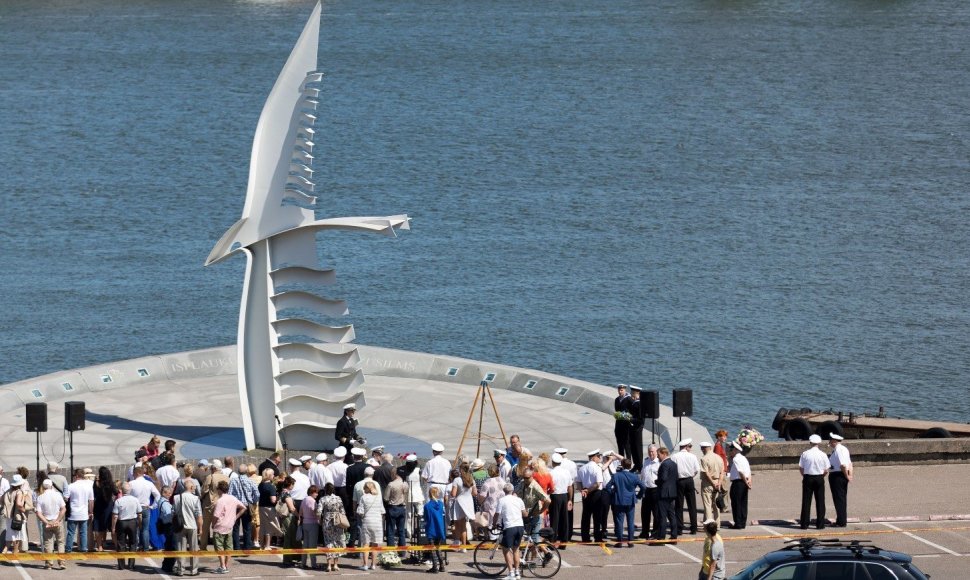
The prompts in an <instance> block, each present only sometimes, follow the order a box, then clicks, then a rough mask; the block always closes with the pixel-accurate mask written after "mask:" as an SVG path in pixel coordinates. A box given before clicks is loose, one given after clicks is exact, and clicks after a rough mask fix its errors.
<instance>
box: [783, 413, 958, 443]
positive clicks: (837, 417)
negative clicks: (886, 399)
mask: <svg viewBox="0 0 970 580" xmlns="http://www.w3.org/2000/svg"><path fill="white" fill-rule="evenodd" d="M771 428H772V429H774V430H776V431H778V436H779V437H781V438H782V439H785V440H786V441H807V440H808V438H809V436H811V435H813V434H818V435H820V436H821V437H822V439H828V436H829V435H830V434H832V433H836V434H838V435H841V436H843V437H845V438H846V439H911V438H922V439H946V438H950V437H970V424H968V423H948V422H942V421H920V420H915V419H903V418H901V417H887V416H886V411H885V409H884V408H883V407H879V412H878V413H874V414H873V413H862V414H856V413H845V412H843V411H833V410H831V409H829V410H827V411H814V410H812V409H809V408H807V407H806V408H802V409H785V408H784V407H783V408H781V409H778V413H777V414H775V418H774V420H773V421H772V423H771Z"/></svg>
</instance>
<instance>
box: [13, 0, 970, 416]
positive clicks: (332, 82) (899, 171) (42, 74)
mask: <svg viewBox="0 0 970 580" xmlns="http://www.w3.org/2000/svg"><path fill="white" fill-rule="evenodd" d="M311 7H312V5H311V3H309V2H306V1H296V2H243V1H238V2H231V1H209V2H201V3H200V2H188V1H185V0H173V1H166V2H160V1H152V2H148V1H144V0H140V1H139V0H134V1H129V0H125V1H120V0H119V1H107V0H86V1H85V2H81V3H77V2H34V1H30V2H27V1H22V0H6V1H4V2H2V3H0V166H2V171H0V186H2V188H3V192H2V197H0V267H2V272H3V273H2V276H0V381H2V382H11V381H15V380H19V379H23V378H28V377H31V376H36V375H40V374H43V373H47V372H53V371H56V370H60V369H65V368H74V367H80V366H84V365H90V364H95V363H98V362H106V361H112V360H117V359H126V358H131V357H136V356H141V355H147V354H155V353H166V352H172V351H181V350H187V349H195V348H203V347H209V346H216V345H223V344H230V343H233V342H234V341H235V332H236V318H237V313H238V306H239V295H240V292H241V282H242V274H243V266H244V260H242V259H234V260H231V261H229V262H227V263H223V264H220V265H218V266H216V267H212V268H203V267H202V263H203V260H204V259H205V257H206V255H207V254H208V252H209V250H210V249H211V247H212V246H213V244H214V243H215V241H216V240H217V239H218V238H219V236H221V234H222V233H223V232H224V231H225V230H226V228H227V227H228V226H229V225H231V224H232V223H233V222H234V221H235V220H236V219H238V217H239V215H240V213H241V211H242V206H243V201H244V197H245V189H246V179H247V176H248V163H249V153H250V146H251V140H252V135H253V131H254V129H255V125H256V120H257V118H258V116H259V112H260V109H261V107H262V104H263V101H264V99H265V98H266V95H267V93H268V91H269V89H270V87H271V86H272V84H273V82H274V80H275V78H276V75H277V73H278V72H279V69H280V67H281V66H282V64H283V62H284V60H285V58H286V56H287V54H288V52H289V50H290V48H291V47H292V44H293V42H294V41H295V39H296V37H297V35H298V34H299V31H300V30H301V28H302V26H303V23H304V22H305V19H306V17H307V16H308V14H309V12H310V9H311ZM968 38H970V5H968V4H967V3H965V2H956V1H948V0H941V1H939V2H933V3H925V2H902V1H899V2H893V1H879V2H876V1H858V2H822V1H811V0H809V1H802V0H799V1H785V0H782V1H774V0H773V1H713V0H712V1H687V2H662V1H655V0H638V1H631V0H611V1H609V2H604V1H596V0H593V1H589V0H587V1H583V2H579V1H575V0H561V1H557V2H528V3H523V2H513V1H509V0H496V1H493V2H471V1H467V0H450V1H447V2H445V1H442V0H394V1H389V0H355V1H353V2H350V1H346V0H337V1H333V2H328V3H327V4H326V5H325V6H324V17H323V26H322V33H321V46H320V62H321V69H322V70H324V71H326V73H327V77H326V82H325V89H324V92H323V103H324V105H323V106H322V107H321V119H320V121H319V122H318V129H319V130H320V132H321V133H322V135H323V136H322V138H321V139H319V141H320V152H321V154H322V155H321V160H320V163H319V164H318V165H317V167H316V168H317V170H318V181H317V185H318V190H319V191H320V192H322V201H321V204H320V208H321V209H320V211H319V212H318V214H319V215H320V216H340V215H361V214H367V215H373V214H376V215H386V214H391V213H399V212H407V213H409V214H410V215H411V216H412V217H413V219H414V221H413V231H412V232H411V233H410V234H405V235H403V236H402V237H401V238H399V239H397V240H388V239H385V238H379V239H376V238H375V239H371V238H368V237H366V236H354V235H348V234H343V235H332V236H328V237H323V238H322V239H321V243H320V250H321V262H322V263H324V264H328V265H331V266H334V267H336V268H337V269H338V275H339V276H340V280H341V284H340V289H339V292H338V295H339V296H344V297H347V298H348V299H349V300H350V306H351V312H352V317H351V321H352V322H353V323H354V324H355V325H356V328H357V334H358V339H359V341H360V342H362V343H367V344H374V345H381V346H388V347H396V348H403V349H410V350H418V351H430V352H438V353H447V354H453V355H460V356H467V357H471V358H476V359H483V360H490V361H497V362H503V363H508V364H513V365H521V366H525V367H533V368H539V369H543V370H547V371H550V372H555V373H561V374H565V375H570V376H575V377H579V378H583V379H587V380H591V381H596V382H601V383H604V384H606V383H614V382H620V381H622V382H632V383H636V384H639V385H641V386H644V387H648V388H658V389H660V390H661V391H662V393H663V399H662V400H663V401H664V402H665V403H669V402H670V394H669V392H670V389H672V388H684V387H688V388H693V389H694V394H695V409H696V414H697V418H698V419H699V420H700V421H701V422H703V423H705V424H707V425H708V426H710V427H712V428H716V427H719V426H726V427H728V428H729V429H732V430H736V429H737V428H738V427H740V426H741V425H742V424H744V423H752V424H754V425H756V426H759V427H761V428H762V429H764V430H766V431H767V430H768V426H769V424H770V422H771V418H772V416H773V415H774V412H775V410H776V409H777V408H778V407H780V406H786V407H791V406H796V407H801V406H811V407H829V406H834V407H836V408H841V409H846V410H853V411H863V410H874V409H875V408H876V407H877V406H879V405H885V406H886V407H887V408H888V410H889V411H890V412H891V413H895V414H901V415H905V416H911V417H920V418H931V419H932V418H939V419H946V420H954V421H968V420H970V402H968V401H970V397H968V396H967V395H968V390H967V385H968V383H970V310H968V303H970V274H968V256H970V238H968V235H967V216H968V215H970V213H968V210H970V196H968V191H967V190H968V187H967V182H968V175H970V172H968V170H970V75H968V74H967V71H968V70H970V48H968V47H970V44H968V43H967V39H968Z"/></svg>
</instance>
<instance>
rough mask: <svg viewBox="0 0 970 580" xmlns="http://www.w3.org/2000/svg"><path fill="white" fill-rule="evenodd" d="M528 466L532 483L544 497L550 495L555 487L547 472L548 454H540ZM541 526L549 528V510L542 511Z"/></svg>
mask: <svg viewBox="0 0 970 580" xmlns="http://www.w3.org/2000/svg"><path fill="white" fill-rule="evenodd" d="M529 464H530V465H531V466H532V470H533V474H532V479H533V481H535V482H536V483H538V484H539V487H541V488H542V491H544V492H546V495H552V490H553V489H554V488H555V486H554V485H553V483H552V472H551V471H549V454H548V453H545V452H543V453H540V454H539V457H538V458H536V459H533V460H532V461H530V462H529ZM542 525H543V527H546V528H548V527H549V510H543V511H542Z"/></svg>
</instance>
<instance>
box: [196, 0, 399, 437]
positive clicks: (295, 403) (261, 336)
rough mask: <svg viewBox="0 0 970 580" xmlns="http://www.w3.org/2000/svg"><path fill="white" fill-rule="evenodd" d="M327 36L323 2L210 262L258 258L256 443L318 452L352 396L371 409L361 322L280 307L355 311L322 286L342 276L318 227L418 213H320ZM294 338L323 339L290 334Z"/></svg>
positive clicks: (247, 329)
mask: <svg viewBox="0 0 970 580" xmlns="http://www.w3.org/2000/svg"><path fill="white" fill-rule="evenodd" d="M319 36H320V4H319V3H318V4H317V5H316V7H315V8H314V9H313V13H312V14H311V15H310V20H309V21H308V22H307V24H306V26H305V27H304V29H303V33H302V34H301V35H300V38H299V40H298V41H297V43H296V46H295V47H294V48H293V52H292V53H290V57H289V59H287V61H286V65H284V67H283V71H282V72H281V73H280V76H279V78H278V79H277V80H276V84H275V85H274V86H273V90H272V91H271V92H270V94H269V97H268V98H267V99H266V104H265V105H264V106H263V112H262V114H261V115H260V117H259V123H258V125H257V126H256V135H255V137H254V138H253V152H252V158H251V159H250V165H249V187H248V189H247V192H246V205H245V206H244V207H243V212H242V218H241V219H240V220H239V221H238V222H236V223H235V224H233V226H232V227H231V228H229V230H228V231H226V233H225V234H223V236H222V238H221V239H220V240H219V242H218V243H216V245H215V247H214V248H213V249H212V252H211V253H210V254H209V257H208V258H207V259H206V262H205V265H206V266H208V265H210V264H214V263H216V262H219V261H221V260H223V259H224V258H226V257H227V256H229V255H231V254H233V253H236V252H242V253H244V254H245V255H246V257H247V260H248V264H247V267H246V279H245V282H244V284H243V295H242V304H241V307H240V311H239V330H238V345H237V349H238V357H237V358H238V361H239V362H238V365H239V369H238V376H239V400H240V405H241V407H242V419H243V430H244V432H245V436H246V447H247V449H253V448H257V447H259V448H264V449H278V448H279V447H280V443H281V440H280V435H281V433H282V435H283V439H284V440H285V441H286V443H287V445H288V446H290V447H294V448H297V449H318V448H320V447H321V446H322V444H324V442H329V441H331V440H333V432H334V428H335V426H336V422H337V420H338V419H339V418H340V416H341V415H342V414H343V406H344V405H345V404H346V403H351V402H353V403H356V404H357V408H358V409H360V408H361V407H363V406H364V392H363V386H364V377H363V374H362V372H361V369H360V357H359V356H358V354H357V347H356V345H354V344H352V341H353V340H354V328H353V326H351V325H346V326H328V325H325V324H319V323H317V322H313V321H310V320H304V319H301V318H280V316H279V313H280V312H281V311H283V310H291V309H299V310H303V311H309V312H312V313H314V314H316V315H320V316H324V317H339V316H344V315H346V314H348V311H347V304H346V303H345V302H344V301H343V300H334V299H329V298H325V297H322V296H319V295H318V294H317V293H316V291H318V290H322V289H323V288H324V287H326V286H327V285H330V284H333V283H334V280H335V277H334V272H333V270H329V269H321V268H320V267H319V265H318V262H317V251H316V236H315V234H316V231H317V230H357V231H368V232H375V233H382V234H386V235H390V236H394V235H395V232H396V230H397V229H408V217H407V216H406V215H397V216H388V217H351V218H331V219H319V220H318V219H316V218H315V216H314V212H313V209H312V207H313V205H314V204H315V203H316V197H315V196H314V194H313V191H314V184H313V181H312V178H313V172H314V170H313V168H312V165H313V159H314V158H313V149H314V142H313V140H314V138H315V135H316V131H315V130H314V127H313V125H314V122H315V121H316V108H317V104H318V101H317V97H318V95H319V90H318V89H316V88H313V86H312V85H314V84H316V83H319V82H320V80H321V79H322V77H323V74H322V73H319V72H315V71H316V68H317V45H318V44H319ZM294 287H299V288H305V289H308V290H310V291H303V290H298V289H294ZM294 336H300V337H307V338H309V339H310V340H311V341H313V342H307V343H299V342H296V343H284V342H281V340H282V339H284V338H285V337H294ZM330 444H331V445H332V443H330Z"/></svg>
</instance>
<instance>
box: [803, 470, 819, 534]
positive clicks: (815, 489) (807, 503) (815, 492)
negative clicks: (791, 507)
mask: <svg viewBox="0 0 970 580" xmlns="http://www.w3.org/2000/svg"><path fill="white" fill-rule="evenodd" d="M812 497H814V498H815V527H816V528H818V529H820V530H821V529H823V528H825V476H824V475H803V476H802V516H801V518H800V519H799V520H798V523H799V524H800V525H801V526H802V529H805V528H807V527H808V523H809V518H810V517H811V513H812Z"/></svg>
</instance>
